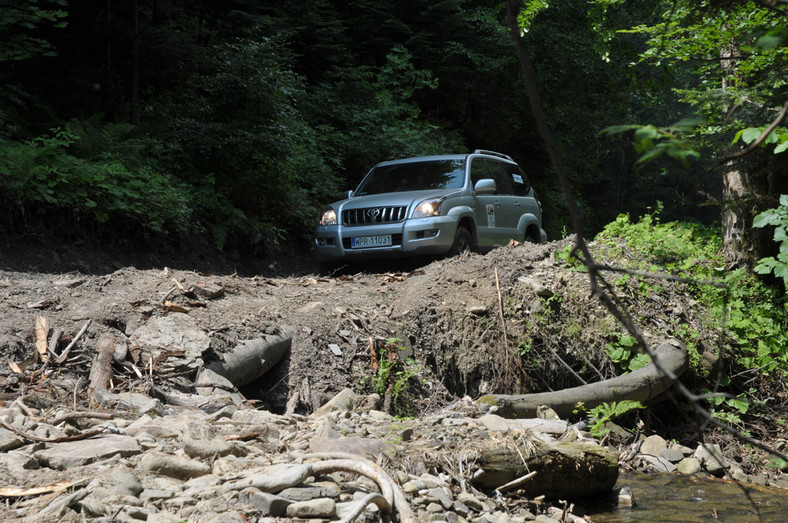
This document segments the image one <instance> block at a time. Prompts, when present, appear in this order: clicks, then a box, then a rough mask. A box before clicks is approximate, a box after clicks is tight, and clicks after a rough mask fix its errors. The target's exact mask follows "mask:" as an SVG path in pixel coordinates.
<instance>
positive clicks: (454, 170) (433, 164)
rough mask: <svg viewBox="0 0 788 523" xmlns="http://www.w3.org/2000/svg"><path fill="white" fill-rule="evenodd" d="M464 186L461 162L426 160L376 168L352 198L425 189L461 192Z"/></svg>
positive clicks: (463, 167)
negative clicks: (459, 190) (457, 190)
mask: <svg viewBox="0 0 788 523" xmlns="http://www.w3.org/2000/svg"><path fill="white" fill-rule="evenodd" d="M463 185H465V160H430V161H425V162H405V163H395V164H391V165H383V166H378V167H375V168H374V169H372V170H371V171H370V172H369V174H367V176H366V178H364V180H362V182H361V185H359V186H358V189H357V190H356V192H355V195H356V196H364V195H366V194H381V193H386V192H401V191H422V190H428V189H461V188H462V187H463Z"/></svg>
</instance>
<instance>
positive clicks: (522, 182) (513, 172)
mask: <svg viewBox="0 0 788 523" xmlns="http://www.w3.org/2000/svg"><path fill="white" fill-rule="evenodd" d="M506 167H507V170H508V172H509V173H510V174H509V176H510V178H511V180H512V187H513V188H514V195H515V196H528V193H529V192H531V185H530V184H529V183H528V178H527V177H526V176H525V173H524V172H523V170H522V169H521V168H520V166H519V165H507V166H506Z"/></svg>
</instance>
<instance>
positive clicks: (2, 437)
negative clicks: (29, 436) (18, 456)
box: [0, 427, 25, 452]
mask: <svg viewBox="0 0 788 523" xmlns="http://www.w3.org/2000/svg"><path fill="white" fill-rule="evenodd" d="M24 444H25V440H23V439H22V438H21V437H20V436H19V435H18V434H16V433H15V432H11V431H10V430H6V429H4V428H2V427H0V452H7V451H9V450H12V449H16V448H19V447H21V446H22V445H24Z"/></svg>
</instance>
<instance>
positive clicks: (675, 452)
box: [659, 448, 684, 463]
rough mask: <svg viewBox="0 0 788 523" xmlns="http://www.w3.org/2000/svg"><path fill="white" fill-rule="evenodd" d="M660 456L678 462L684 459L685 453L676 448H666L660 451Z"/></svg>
mask: <svg viewBox="0 0 788 523" xmlns="http://www.w3.org/2000/svg"><path fill="white" fill-rule="evenodd" d="M659 457H660V458H663V459H666V460H668V461H670V462H671V463H678V462H679V461H681V460H682V459H684V453H683V452H682V451H681V450H679V449H676V448H670V449H664V450H661V451H660V452H659Z"/></svg>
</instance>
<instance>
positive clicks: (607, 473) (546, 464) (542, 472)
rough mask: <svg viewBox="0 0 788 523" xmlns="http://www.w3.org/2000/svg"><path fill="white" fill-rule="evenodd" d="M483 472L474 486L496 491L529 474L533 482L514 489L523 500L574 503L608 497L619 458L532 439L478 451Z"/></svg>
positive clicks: (592, 448) (586, 445)
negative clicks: (546, 499)
mask: <svg viewBox="0 0 788 523" xmlns="http://www.w3.org/2000/svg"><path fill="white" fill-rule="evenodd" d="M476 463H477V465H479V467H480V468H481V470H482V471H483V472H482V473H481V474H479V475H477V476H476V477H475V478H474V480H473V483H474V485H476V486H477V487H480V488H484V489H494V488H498V487H500V486H502V485H504V484H506V483H509V482H511V481H512V480H515V479H517V478H521V477H523V476H525V475H526V474H528V473H534V472H535V475H534V477H533V478H532V479H530V480H526V481H523V482H522V483H521V484H519V485H518V486H517V488H518V489H519V490H521V491H523V493H524V494H525V495H526V496H539V495H545V496H547V497H549V498H557V499H566V500H576V499H583V498H589V497H592V496H593V497H597V498H598V497H599V496H600V495H601V494H607V493H609V492H610V491H611V490H612V489H613V486H614V485H615V484H616V480H617V479H618V456H616V455H615V454H614V453H613V452H611V451H610V450H608V449H607V448H606V447H603V446H601V445H598V444H596V443H590V442H582V441H559V442H546V441H542V440H540V439H538V438H531V439H527V440H525V441H520V442H508V443H507V444H500V445H498V446H493V447H489V448H484V449H482V450H481V452H480V455H479V457H478V459H477V461H476Z"/></svg>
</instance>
